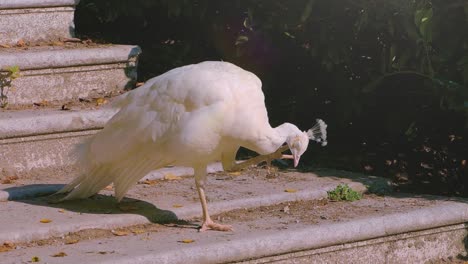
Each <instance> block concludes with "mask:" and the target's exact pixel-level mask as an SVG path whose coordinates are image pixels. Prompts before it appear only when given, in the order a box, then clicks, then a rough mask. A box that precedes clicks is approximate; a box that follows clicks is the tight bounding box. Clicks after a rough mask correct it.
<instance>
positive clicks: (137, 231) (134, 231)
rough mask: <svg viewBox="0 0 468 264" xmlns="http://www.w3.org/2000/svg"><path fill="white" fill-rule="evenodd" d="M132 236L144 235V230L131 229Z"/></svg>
mask: <svg viewBox="0 0 468 264" xmlns="http://www.w3.org/2000/svg"><path fill="white" fill-rule="evenodd" d="M131 231H132V233H133V234H137V235H138V234H143V233H145V232H146V231H145V230H144V229H132V230H131Z"/></svg>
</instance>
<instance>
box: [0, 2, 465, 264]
mask: <svg viewBox="0 0 468 264" xmlns="http://www.w3.org/2000/svg"><path fill="white" fill-rule="evenodd" d="M77 4H78V1H77V0H42V1H39V0H0V69H4V68H5V67H11V66H18V67H19V69H20V77H19V78H17V79H15V80H13V82H12V87H11V88H9V89H7V91H6V92H5V94H4V96H6V100H7V102H8V107H7V108H4V109H0V169H1V170H0V179H1V180H2V181H3V180H4V179H6V180H5V181H4V182H2V183H0V263H2V264H3V263H7V264H9V263H29V262H38V263H113V264H115V263H137V264H142V263H271V262H274V263H439V262H444V261H450V260H452V259H456V258H459V259H463V258H464V257H466V253H467V252H466V248H467V247H466V241H467V236H468V232H467V226H466V225H467V224H466V223H467V222H468V201H466V200H464V199H454V198H451V199H449V198H447V197H433V196H419V195H409V194H397V193H392V192H391V184H390V183H389V182H388V181H387V180H385V179H382V178H378V177H374V176H370V175H360V174H354V173H349V172H345V171H336V170H317V171H316V172H315V173H310V172H308V173H307V172H298V171H295V170H291V171H284V172H281V173H279V175H278V176H277V177H270V176H269V175H266V173H265V171H264V170H261V169H258V168H256V169H253V170H249V171H246V172H243V173H234V174H228V173H220V172H219V171H220V165H219V164H214V165H213V166H211V167H210V168H209V172H210V173H211V175H210V177H209V179H210V182H209V183H208V190H207V195H208V198H209V199H208V200H209V203H208V206H209V210H210V212H211V213H212V214H213V215H214V216H213V217H214V219H215V220H216V221H220V222H227V223H229V224H232V225H233V226H234V228H235V232H232V233H231V232H230V233H223V232H204V233H199V232H197V231H196V226H194V224H199V223H200V221H199V220H200V217H201V208H200V204H199V202H198V198H197V194H196V191H195V190H194V188H193V186H194V182H193V177H192V176H190V175H191V174H192V171H191V170H190V169H187V168H177V167H173V168H164V169H162V170H158V171H155V172H153V173H151V174H149V175H147V176H146V177H145V180H144V181H141V182H140V183H139V184H137V186H135V187H134V188H132V189H131V190H130V191H129V193H128V195H127V197H126V198H125V199H124V200H123V203H122V204H119V205H118V204H116V203H115V200H114V199H113V198H112V197H110V196H111V195H112V190H111V189H109V188H106V189H105V190H103V191H101V192H100V193H99V194H98V195H96V196H93V197H91V198H89V199H85V200H82V201H70V202H66V203H56V202H55V201H54V200H53V198H51V197H47V196H44V195H47V194H51V193H54V192H55V191H57V190H59V189H60V188H61V187H62V186H63V184H65V183H67V182H69V181H70V180H71V178H72V177H74V174H75V172H74V170H73V169H72V168H71V167H72V166H70V165H71V164H72V162H73V161H72V160H70V158H69V157H68V155H67V154H68V152H69V151H70V150H71V148H72V147H73V145H75V144H76V143H79V142H80V141H81V140H83V139H85V138H86V137H89V136H90V135H93V134H94V133H96V132H97V131H99V130H100V129H101V128H102V127H103V125H104V124H105V123H106V121H107V120H108V119H109V118H110V117H111V116H112V115H113V114H114V113H115V110H114V109H111V108H106V107H105V106H103V105H102V103H103V102H104V101H111V100H112V97H113V96H114V95H118V94H120V93H122V92H124V91H125V90H126V89H128V88H132V87H134V84H135V80H136V67H137V59H138V55H139V54H140V52H141V51H140V49H139V48H138V47H137V46H122V45H102V44H94V43H92V42H89V41H82V40H79V39H76V38H75V36H74V23H73V12H74V8H75V5H77ZM311 147H313V146H311ZM12 176H16V177H12ZM2 177H3V178H2ZM8 181H10V182H8ZM342 183H345V184H348V185H349V186H351V187H352V188H354V189H356V190H359V191H360V192H367V191H375V190H379V191H382V190H383V191H385V193H386V195H385V196H376V195H366V196H365V198H364V199H363V200H360V201H357V202H352V203H348V202H328V200H327V192H328V191H330V190H332V189H334V188H335V187H336V186H337V185H338V184H342ZM183 220H186V221H183ZM438 261H439V262H438ZM459 261H462V260H459Z"/></svg>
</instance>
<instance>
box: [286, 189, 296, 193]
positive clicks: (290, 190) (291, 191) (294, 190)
mask: <svg viewBox="0 0 468 264" xmlns="http://www.w3.org/2000/svg"><path fill="white" fill-rule="evenodd" d="M284 191H285V192H287V193H295V192H297V190H296V189H286V190H284Z"/></svg>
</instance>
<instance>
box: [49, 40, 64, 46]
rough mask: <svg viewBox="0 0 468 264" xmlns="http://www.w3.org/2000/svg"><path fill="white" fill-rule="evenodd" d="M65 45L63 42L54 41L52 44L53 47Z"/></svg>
mask: <svg viewBox="0 0 468 264" xmlns="http://www.w3.org/2000/svg"><path fill="white" fill-rule="evenodd" d="M63 45H65V43H63V42H61V41H54V42H52V46H63Z"/></svg>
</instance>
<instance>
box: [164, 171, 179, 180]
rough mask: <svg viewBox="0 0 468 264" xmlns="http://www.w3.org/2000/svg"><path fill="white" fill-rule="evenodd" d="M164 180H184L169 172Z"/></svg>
mask: <svg viewBox="0 0 468 264" xmlns="http://www.w3.org/2000/svg"><path fill="white" fill-rule="evenodd" d="M164 179H165V180H169V181H173V180H181V179H182V178H181V177H180V176H176V175H174V174H172V173H170V172H169V173H166V174H165V175H164Z"/></svg>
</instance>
